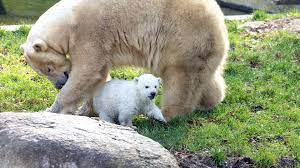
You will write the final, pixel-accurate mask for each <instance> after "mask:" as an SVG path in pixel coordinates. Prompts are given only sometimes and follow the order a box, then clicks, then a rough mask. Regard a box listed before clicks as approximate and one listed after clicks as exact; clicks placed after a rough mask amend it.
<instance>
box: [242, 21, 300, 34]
mask: <svg viewBox="0 0 300 168" xmlns="http://www.w3.org/2000/svg"><path fill="white" fill-rule="evenodd" d="M240 28H242V29H245V30H246V31H247V32H248V33H266V32H270V31H275V30H287V31H289V32H292V33H296V34H297V35H300V19H292V18H284V19H276V20H271V21H253V22H247V23H245V24H244V25H242V26H241V27H240Z"/></svg>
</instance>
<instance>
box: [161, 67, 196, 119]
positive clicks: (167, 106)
mask: <svg viewBox="0 0 300 168" xmlns="http://www.w3.org/2000/svg"><path fill="white" fill-rule="evenodd" d="M162 77H163V83H164V84H163V86H164V94H163V99H162V106H161V108H162V111H163V114H164V117H165V119H166V120H167V121H169V120H171V119H172V118H174V117H176V116H183V115H186V114H188V113H190V112H192V110H193V105H192V102H191V97H192V96H193V95H192V94H191V91H190V90H191V89H193V88H192V87H191V85H190V78H189V73H188V72H186V69H185V68H184V67H181V66H174V67H168V68H167V69H166V71H165V73H164V74H163V76H162Z"/></svg>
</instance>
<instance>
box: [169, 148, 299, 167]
mask: <svg viewBox="0 0 300 168" xmlns="http://www.w3.org/2000/svg"><path fill="white" fill-rule="evenodd" d="M172 153H173V154H174V156H175V157H176V159H177V161H178V163H179V167H181V168H219V167H220V168H254V167H255V164H254V161H253V160H252V159H251V158H250V157H228V158H227V160H226V161H225V162H224V163H223V164H221V165H217V164H216V163H215V162H214V160H213V159H212V158H211V157H209V156H207V155H205V154H199V153H191V152H185V151H173V152H172ZM295 166H296V160H295V159H294V158H292V157H283V158H281V159H280V161H279V163H278V164H277V166H273V168H293V167H295Z"/></svg>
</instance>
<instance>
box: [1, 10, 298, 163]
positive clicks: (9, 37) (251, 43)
mask: <svg viewBox="0 0 300 168" xmlns="http://www.w3.org/2000/svg"><path fill="white" fill-rule="evenodd" d="M297 15H298V14H297ZM281 16H284V15H281ZM268 17H269V16H268ZM266 19H268V18H266ZM240 24H241V23H240V22H237V21H229V22H228V23H227V25H228V28H229V32H230V41H231V51H230V53H229V58H228V64H227V68H226V71H225V78H226V82H227V85H228V88H227V96H226V99H225V101H224V102H223V103H222V104H220V105H219V106H218V107H216V108H215V109H213V110H211V111H208V112H200V111H197V112H194V113H192V114H190V115H188V116H186V117H180V118H175V119H174V120H172V121H171V122H169V123H168V124H167V125H161V124H159V123H156V122H154V121H149V120H147V119H146V118H143V117H139V118H136V119H135V121H134V123H135V125H137V127H138V132H139V133H141V134H143V135H145V136H147V137H150V138H152V139H154V140H155V141H158V142H159V143H161V144H162V145H163V146H164V147H166V148H167V149H170V150H188V151H191V152H199V153H202V152H205V153H207V154H208V155H210V156H211V157H212V158H213V159H214V160H215V162H216V163H217V164H219V165H221V164H222V163H223V162H224V160H225V159H226V158H227V157H231V156H248V157H251V158H253V159H254V161H255V166H256V167H270V166H272V165H275V164H276V163H277V162H278V160H279V159H280V158H281V157H283V156H290V157H293V158H295V159H296V160H297V161H298V162H299V161H300V143H299V141H300V110H299V107H300V96H299V93H300V65H299V59H300V48H299V46H300V39H299V38H298V37H296V36H295V35H292V34H289V33H287V32H284V31H279V32H270V33H267V34H247V33H246V32H243V31H242V30H239V29H238V27H239V25H240ZM27 33H28V28H25V27H24V28H21V29H20V30H18V31H16V32H6V31H0V111H1V112H3V111H23V110H26V111H39V110H43V109H45V108H46V107H49V106H50V105H51V103H52V102H53V101H54V98H55V96H56V94H57V90H56V89H54V87H53V86H52V84H51V83H50V82H48V81H47V80H46V79H45V78H44V77H40V76H38V75H37V74H36V73H35V72H33V71H32V69H31V68H30V67H29V66H28V65H27V64H26V63H25V61H24V58H23V57H22V56H21V52H20V50H19V45H20V44H21V43H22V42H24V41H25V38H26V35H27ZM141 73H143V71H142V70H140V69H132V68H126V69H119V70H114V71H112V72H111V76H112V77H113V78H121V79H132V78H133V77H135V76H138V75H140V74H141ZM160 95H161V93H160ZM159 102H160V96H159V97H158V100H157V103H158V104H159Z"/></svg>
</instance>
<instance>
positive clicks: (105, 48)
mask: <svg viewBox="0 0 300 168" xmlns="http://www.w3.org/2000/svg"><path fill="white" fill-rule="evenodd" d="M22 48H23V49H24V55H25V58H26V60H27V61H28V63H29V64H30V65H31V66H32V68H33V69H35V70H36V71H38V72H39V73H41V74H44V75H46V76H47V77H48V79H50V80H51V81H52V82H53V83H54V84H55V85H56V87H58V88H61V87H62V86H63V88H62V89H61V91H60V93H59V94H58V95H57V97H56V100H55V102H54V104H53V105H52V106H51V108H50V109H49V111H51V112H55V113H73V112H74V111H75V108H76V104H77V103H78V102H79V101H80V100H81V99H82V98H83V97H91V96H92V92H93V89H94V88H95V86H96V85H97V84H98V83H99V82H104V81H105V78H106V76H107V74H108V71H109V69H110V68H111V67H117V66H122V65H135V66H140V67H145V68H147V69H149V70H150V71H151V72H152V73H154V74H156V75H158V76H160V77H162V79H163V84H164V85H163V86H164V95H163V102H162V111H163V113H164V116H165V117H166V119H171V118H173V117H175V116H178V115H185V114H187V113H189V112H191V111H192V110H194V109H196V108H211V107H213V106H215V105H217V104H218V103H219V102H221V101H222V100H223V98H224V90H225V83H224V79H223V77H222V71H223V64H224V62H225V58H226V55H227V51H228V35H227V29H226V26H225V23H224V16H223V13H222V11H221V10H220V8H219V6H218V5H217V3H216V2H215V1H214V0H62V1H60V2H58V3H57V4H56V5H54V6H53V7H52V8H50V9H49V10H48V11H47V12H46V13H45V14H43V15H42V16H41V17H40V18H39V20H38V21H37V23H36V24H35V25H34V26H33V27H32V29H31V31H30V33H29V35H28V38H27V42H26V43H25V44H23V45H22ZM67 54H69V55H70V58H71V64H72V71H71V72H70V68H71V66H70V65H69V61H68V59H67V58H66V55H67ZM69 72H70V75H68V73H69ZM69 76H70V77H69ZM68 77H69V79H68V80H66V79H67V78H68Z"/></svg>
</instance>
